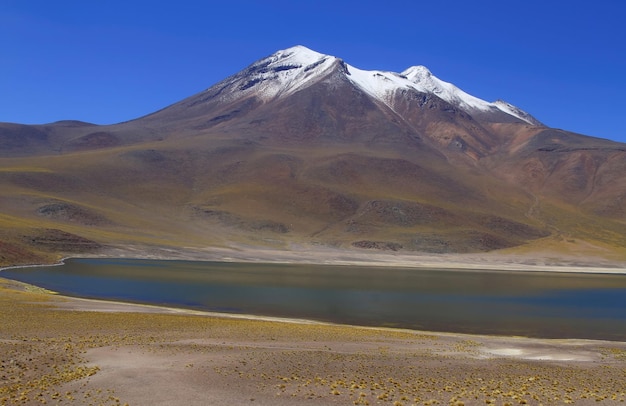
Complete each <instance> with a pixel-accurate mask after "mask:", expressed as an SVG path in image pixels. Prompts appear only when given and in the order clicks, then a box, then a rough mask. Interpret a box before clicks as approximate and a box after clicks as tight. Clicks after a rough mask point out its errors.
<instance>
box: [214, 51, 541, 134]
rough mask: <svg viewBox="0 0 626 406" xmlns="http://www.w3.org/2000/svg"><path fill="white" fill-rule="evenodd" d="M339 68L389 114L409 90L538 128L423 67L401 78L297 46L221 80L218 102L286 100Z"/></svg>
mask: <svg viewBox="0 0 626 406" xmlns="http://www.w3.org/2000/svg"><path fill="white" fill-rule="evenodd" d="M339 64H340V65H341V67H342V71H343V72H344V74H345V75H346V76H345V77H346V78H347V79H348V80H350V81H351V82H352V83H354V84H355V85H356V86H357V87H359V88H360V89H362V90H363V91H365V92H367V93H368V94H370V95H371V96H372V97H374V98H375V99H377V100H379V101H380V102H382V103H384V104H385V105H387V106H388V107H389V108H391V109H392V110H393V109H394V106H393V104H394V95H395V94H396V93H397V92H398V91H403V90H406V89H412V90H415V91H418V92H420V93H427V94H433V95H435V96H437V97H439V98H441V99H443V100H445V101H446V102H448V103H450V104H452V105H453V106H455V107H457V108H459V109H461V110H463V111H466V112H468V113H470V114H472V113H474V112H487V113H498V114H501V113H506V114H508V115H511V116H513V117H515V118H517V119H520V120H522V121H525V122H527V123H529V124H533V125H541V123H539V122H538V121H537V120H536V119H534V118H533V117H532V116H531V115H529V114H528V113H526V112H524V111H523V110H521V109H518V108H517V107H515V106H513V105H510V104H508V103H505V102H502V101H499V102H495V103H489V102H487V101H485V100H482V99H479V98H477V97H474V96H472V95H470V94H468V93H465V92H464V91H463V90H461V89H459V88H458V87H456V86H455V85H453V84H451V83H448V82H444V81H442V80H440V79H439V78H437V77H436V76H435V75H433V74H432V73H431V72H430V70H428V68H426V67H425V66H421V65H418V66H412V67H410V68H408V69H406V70H405V71H403V72H402V73H395V72H388V71H379V70H372V71H366V70H361V69H358V68H355V67H354V66H351V65H348V64H345V63H344V62H343V61H342V60H341V59H338V58H336V57H334V56H330V55H325V54H321V53H319V52H315V51H313V50H311V49H309V48H307V47H304V46H302V45H296V46H294V47H291V48H287V49H283V50H280V51H277V52H275V53H274V54H272V55H270V56H268V57H266V58H263V59H261V60H259V61H257V62H255V63H254V64H252V65H250V66H249V67H248V68H247V69H245V70H243V71H242V72H240V73H239V74H237V75H235V76H233V77H231V78H229V79H227V86H229V87H230V88H231V92H228V93H223V94H222V97H223V98H226V99H233V98H238V97H242V96H244V97H245V96H247V95H254V96H256V97H259V98H260V99H262V100H265V101H268V100H271V99H274V98H276V97H281V96H286V95H289V94H292V93H294V92H296V91H298V90H301V89H304V88H306V87H308V86H310V85H312V84H313V83H315V82H316V81H318V80H320V79H322V78H324V77H326V76H327V74H329V73H330V72H332V71H333V70H334V69H336V68H337V66H338V65H339Z"/></svg>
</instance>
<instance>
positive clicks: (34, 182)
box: [0, 46, 626, 261]
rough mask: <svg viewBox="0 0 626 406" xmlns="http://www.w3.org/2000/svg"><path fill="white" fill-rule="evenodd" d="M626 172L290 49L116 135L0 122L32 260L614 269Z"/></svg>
mask: <svg viewBox="0 0 626 406" xmlns="http://www.w3.org/2000/svg"><path fill="white" fill-rule="evenodd" d="M52 155H54V159H36V160H35V159H33V158H34V157H43V156H52ZM5 158H8V159H5ZM33 162H36V165H35V166H36V168H35V169H33ZM2 165H4V170H2ZM625 170H626V146H625V145H624V144H619V143H614V142H611V141H607V140H601V139H597V138H592V137H586V136H583V135H579V134H573V133H570V132H567V131H563V130H555V129H551V128H548V127H545V126H543V125H541V123H539V122H538V121H537V120H536V119H534V118H533V117H532V116H530V115H528V113H526V112H524V111H522V110H520V109H519V108H517V107H515V106H512V105H511V104H508V103H506V102H503V101H496V102H493V103H490V102H487V101H484V100H481V99H479V98H477V97H474V96H471V95H469V94H467V93H466V92H464V91H462V90H461V89H459V88H458V87H456V86H454V85H452V84H451V83H447V82H444V81H442V80H440V79H438V78H437V77H435V76H434V75H433V74H432V73H431V72H430V71H429V70H428V69H427V68H425V67H423V66H413V67H410V68H408V69H406V70H405V71H403V72H401V73H394V72H387V71H368V70H361V69H358V68H356V67H354V66H352V65H349V64H347V63H346V62H344V61H343V60H342V59H339V58H336V57H333V56H329V55H324V54H320V53H317V52H314V51H311V50H309V49H307V48H305V47H301V46H297V47H293V48H289V49H286V50H282V51H278V52H276V53H274V54H272V55H270V56H268V57H265V58H262V59H260V60H259V61H257V62H254V63H253V64H252V65H250V66H248V67H247V68H245V69H243V70H242V71H241V72H238V73H235V74H234V75H232V76H230V77H228V78H226V79H224V80H222V81H221V82H219V83H217V84H215V85H213V86H211V87H210V88H208V89H206V90H204V91H201V92H199V93H197V94H195V95H192V96H190V97H188V98H186V99H184V100H181V101H179V102H177V103H175V104H173V105H171V106H168V107H165V108H163V109H161V110H159V111H157V112H154V113H152V114H149V115H147V116H144V117H140V118H137V119H135V120H130V121H127V122H124V123H119V124H114V125H106V126H99V125H94V124H88V123H81V122H76V121H64V122H57V123H51V124H45V125H21V124H11V123H0V175H1V176H0V190H3V191H6V193H5V194H4V195H3V196H2V197H3V199H2V202H3V205H2V207H1V208H2V210H3V214H5V215H8V216H13V218H15V219H24V221H23V222H22V221H21V220H20V221H13V220H11V221H10V222H9V224H16V225H17V224H22V223H23V224H37V223H40V224H41V227H40V228H41V229H40V230H39V231H37V232H36V233H35V234H30V236H29V237H24V236H25V235H28V234H26V233H27V231H26V230H24V229H23V228H21V226H19V227H17V226H16V228H15V229H14V230H13V231H12V232H13V235H15V236H18V237H17V238H15V239H14V240H11V241H12V243H15V244H19V245H16V246H17V247H18V249H16V250H14V251H15V252H24V253H25V254H24V255H25V258H28V261H32V258H36V257H32V256H28V253H30V252H35V253H37V252H44V254H45V257H47V256H48V255H49V251H48V247H50V246H58V247H63V249H65V248H67V249H68V250H69V252H70V253H71V252H82V251H71V250H72V249H80V250H83V249H84V247H82V245H84V244H83V242H82V241H88V239H87V240H84V239H81V238H80V237H81V236H80V234H82V233H83V232H84V235H85V236H99V235H101V236H104V235H107V236H111V235H119V236H120V237H119V238H120V240H119V241H110V240H108V239H107V240H104V241H102V242H104V243H105V244H109V243H111V242H112V243H119V244H120V245H127V244H128V242H129V241H137V242H138V243H139V242H140V241H141V243H145V241H157V239H156V237H155V239H154V240H152V239H151V240H147V239H146V235H153V236H160V237H158V240H160V241H167V240H168V239H169V240H172V241H177V242H176V245H175V246H176V247H180V246H202V245H203V244H218V245H219V246H228V245H229V244H230V243H231V242H232V243H234V244H235V245H234V246H235V247H240V246H241V245H242V244H244V245H250V246H254V245H257V244H261V245H262V246H273V247H288V246H290V245H291V244H294V243H295V244H301V243H305V244H306V243H312V244H315V245H320V244H321V245H326V244H327V245H329V246H332V247H343V248H359V249H378V250H383V251H384V250H407V251H423V252H431V253H448V252H456V253H469V252H484V251H491V250H495V249H500V248H512V247H516V246H519V245H522V244H523V245H525V246H526V248H524V250H528V248H527V247H528V246H529V245H530V244H535V247H538V248H539V249H540V250H543V249H544V247H545V246H546V245H548V246H553V244H557V243H558V244H564V248H563V249H564V250H566V251H567V252H571V251H572V250H573V249H576V248H575V247H586V248H585V250H587V249H588V247H590V246H593V245H594V244H596V242H597V243H599V244H597V245H596V246H598V247H601V248H600V249H601V250H602V251H603V252H604V251H605V250H606V248H605V247H610V246H611V245H612V246H614V247H616V251H615V252H621V253H622V254H620V255H623V247H624V242H625V241H626V231H625V228H624V222H625V221H626V220H625V219H626V178H625V177H624V171H625ZM9 218H10V217H9ZM134 219H136V220H134ZM129 220H131V221H129ZM65 226H67V227H68V228H67V230H64V227H65ZM29 229H30V226H29ZM98 229H102V231H103V232H102V233H100V232H98V231H97V230H98ZM555 230H557V231H558V235H555V238H554V239H551V240H544V239H546V238H550V237H548V236H549V235H550V234H552V233H553V232H554V231H555ZM65 231H71V232H72V233H79V234H78V235H77V236H73V237H68V236H71V235H72V234H68V233H65ZM4 232H5V234H3V235H5V236H6V235H7V234H6V230H5V231H4ZM28 232H29V233H30V232H31V231H28ZM118 233H119V234H118ZM124 233H127V234H124ZM134 236H137V237H136V238H137V240H133V238H134ZM565 236H567V237H566V238H565ZM0 237H1V236H0ZM90 238H91V237H90ZM41 241H44V242H45V244H42V243H41ZM546 241H549V242H548V244H546V243H545V242H546ZM578 241H582V242H583V243H582V244H580V245H572V244H578ZM76 242H78V243H76ZM2 243H3V241H0V245H1V244H2ZM54 244H56V245H54ZM72 244H74V245H72ZM77 245H79V246H81V247H80V248H76V247H77ZM41 250H43V251H41ZM527 252H530V251H527ZM586 252H587V251H585V253H586ZM607 252H608V251H607ZM0 257H1V255H0Z"/></svg>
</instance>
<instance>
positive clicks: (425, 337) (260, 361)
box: [0, 279, 626, 405]
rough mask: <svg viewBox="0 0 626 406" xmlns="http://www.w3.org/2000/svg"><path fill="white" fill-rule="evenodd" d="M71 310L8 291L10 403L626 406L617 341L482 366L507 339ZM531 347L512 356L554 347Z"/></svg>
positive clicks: (3, 295) (2, 360)
mask: <svg viewBox="0 0 626 406" xmlns="http://www.w3.org/2000/svg"><path fill="white" fill-rule="evenodd" d="M65 301H66V299H64V298H62V297H55V296H51V295H49V294H47V293H45V292H39V291H34V292H33V291H27V290H26V289H25V287H24V285H21V284H18V283H15V282H9V281H5V280H1V279H0V325H1V326H2V329H0V404H2V405H40V404H70V405H71V404H77V405H83V404H91V405H122V404H125V403H128V404H131V405H148V404H155V403H158V402H159V401H161V402H164V401H165V399H178V400H177V401H175V402H173V404H198V405H200V404H206V402H207V401H209V400H208V399H211V400H212V403H214V404H226V403H233V404H242V403H249V402H251V401H252V402H254V404H263V405H296V404H297V405H299V404H338V405H339V404H355V405H368V404H369V405H376V404H380V405H386V404H389V405H392V404H393V405H426V404H455V405H461V404H464V405H473V404H498V405H504V404H510V405H514V404H515V405H517V404H563V403H574V404H597V402H600V403H603V404H623V403H622V402H624V400H625V399H626V393H625V391H624V386H623V382H624V381H625V380H626V360H625V358H624V351H625V349H626V347H624V345H623V344H619V343H614V344H610V343H598V344H593V343H583V344H567V343H565V344H563V346H562V347H559V344H556V343H550V344H549V345H550V347H549V348H551V350H550V351H568V353H570V354H574V355H575V354H577V352H579V351H580V352H584V353H585V354H595V353H597V354H598V355H597V356H594V359H593V361H592V362H589V361H572V362H565V361H560V362H547V361H529V360H524V359H514V358H502V359H498V358H485V357H484V356H482V354H483V350H484V349H486V348H489V347H493V346H498V345H502V343H503V342H506V339H503V338H498V339H489V338H486V337H471V338H468V337H463V336H459V337H455V336H450V335H447V336H439V335H434V334H419V333H413V332H405V331H394V330H375V329H365V328H352V327H342V326H328V325H307V324H294V323H280V322H266V321H255V320H233V319H220V318H212V317H206V316H193V315H172V314H158V313H110V312H107V313H102V312H83V311H70V310H59V309H57V308H56V307H55V303H60V302H65ZM81 303H82V304H81V306H88V304H87V303H84V302H81ZM70 304H71V303H70ZM533 342H534V341H531V342H528V343H527V342H524V341H521V342H520V341H519V340H517V341H515V342H512V343H509V345H523V346H535V345H543V344H541V343H539V344H533ZM594 345H595V346H594ZM528 348H534V347H528ZM546 348H547V347H546ZM120 356H121V357H120ZM148 371H149V372H148ZM208 382H210V384H207V383H208ZM252 399H254V400H252ZM170 404H172V403H171V402H170Z"/></svg>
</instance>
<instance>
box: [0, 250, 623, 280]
mask: <svg viewBox="0 0 626 406" xmlns="http://www.w3.org/2000/svg"><path fill="white" fill-rule="evenodd" d="M78 257H82V258H84V257H105V258H106V257H108V258H136V259H160V260H187V261H222V262H256V263H291V264H322V265H359V266H383V267H386V266H391V267H405V268H431V269H432V268H435V269H458V270H493V271H504V272H506V271H515V272H559V273H601V274H626V262H623V261H611V260H607V259H605V258H592V257H584V258H581V257H575V256H554V255H553V254H543V255H542V254H533V255H521V254H518V255H513V254H499V253H494V252H491V253H482V254H441V255H434V254H424V253H403V252H389V251H385V252H378V251H368V250H345V249H339V248H331V247H325V246H311V245H297V244H293V245H291V246H290V247H289V249H272V248H259V247H250V246H243V245H233V246H231V247H228V248H225V247H224V248H219V247H207V248H198V247H189V248H176V249H173V248H166V247H147V246H136V247H134V246H132V245H124V246H123V247H113V246H109V247H107V248H105V249H103V250H102V251H101V252H100V253H99V254H97V255H93V254H92V255H79V256H78ZM64 259H67V258H64ZM61 262H62V261H61ZM61 262H59V263H58V264H61ZM22 266H24V265H19V266H17V267H22ZM26 266H38V265H35V264H34V265H26ZM9 268H11V267H5V268H0V271H1V270H2V269H9ZM0 275H1V274H0Z"/></svg>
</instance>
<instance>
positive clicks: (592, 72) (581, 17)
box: [0, 0, 626, 142]
mask: <svg viewBox="0 0 626 406" xmlns="http://www.w3.org/2000/svg"><path fill="white" fill-rule="evenodd" d="M624 21H626V1H622V0H595V1H580V0H567V1H566V0H563V1H558V0H553V1H546V0H541V1H537V0H526V1H519V0H516V1H508V0H498V1H491V0H485V1H480V0H476V1H468V0H446V1H434V0H429V1H420V0H412V1H399V0H396V1H383V0H379V1H368V0H361V1H353V2H348V1H340V0H317V1H316V2H299V1H292V0H290V1H272V0H267V1H242V0H232V1H219V2H218V1H215V2H213V1H184V0H179V1H176V2H171V1H154V0H152V1H143V0H139V1H133V0H124V1H120V0H107V1H90V0H58V1H49V0H2V2H1V3H0V121H8V122H19V123H30V124H34V123H46V122H52V121H57V120H64V119H76V120H83V121H88V122H93V123H97V124H110V123H116V122H120V121H125V120H129V119H132V118H136V117H138V116H141V115H144V114H148V113H151V112H153V111H155V110H157V109H160V108H162V107H165V106H167V105H169V104H172V103H174V102H177V101H179V100H181V99H183V98H185V97H188V96H191V95H192V94H195V93H197V92H199V91H202V90H204V89H205V88H207V87H209V86H211V85H212V84H214V83H216V82H218V81H219V80H221V79H224V78H225V77H227V76H229V75H231V74H234V73H236V72H238V71H239V70H241V69H243V68H244V67H246V66H247V65H249V64H251V63H252V62H254V61H256V60H257V59H260V58H262V57H264V56H267V55H269V54H271V53H273V52H275V51H277V50H279V49H284V48H288V47H290V46H293V45H297V44H301V45H305V46H307V47H309V48H311V49H313V50H316V51H318V52H322V53H326V54H330V55H334V56H338V57H340V58H343V59H344V60H345V61H346V62H348V63H349V64H351V65H353V66H356V67H358V68H361V69H380V70H390V71H395V72H399V71H402V70H404V69H406V68H407V67H409V66H411V65H425V66H427V67H428V68H429V69H430V70H431V71H432V72H433V74H434V75H436V76H437V77H439V78H440V79H442V80H445V81H448V82H452V83H454V84H456V85H457V86H459V87H460V88H461V89H463V90H465V91H466V92H468V93H470V94H473V95H474V96H477V97H480V98H482V99H485V100H488V101H493V100H496V99H504V100H506V101H508V102H510V103H513V104H515V105H517V106H518V107H520V108H522V109H524V110H526V111H528V112H529V113H531V114H533V115H534V116H535V117H537V118H538V119H539V120H541V121H543V122H544V123H545V124H547V125H549V126H551V127H557V128H563V129H566V130H570V131H575V132H579V133H583V134H587V135H593V136H598V137H602V138H610V139H614V140H619V141H622V142H626V111H625V110H626V23H625V22H624Z"/></svg>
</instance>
